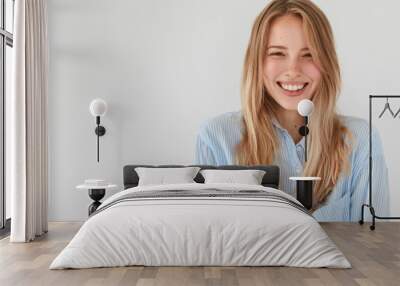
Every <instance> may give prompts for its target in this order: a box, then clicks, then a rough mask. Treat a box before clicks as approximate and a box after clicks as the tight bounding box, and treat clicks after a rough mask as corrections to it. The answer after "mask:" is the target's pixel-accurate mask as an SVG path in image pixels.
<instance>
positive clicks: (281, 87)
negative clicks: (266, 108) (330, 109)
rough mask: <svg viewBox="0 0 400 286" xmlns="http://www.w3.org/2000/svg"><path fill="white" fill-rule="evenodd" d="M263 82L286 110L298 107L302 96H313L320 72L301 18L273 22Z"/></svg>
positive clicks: (278, 19)
mask: <svg viewBox="0 0 400 286" xmlns="http://www.w3.org/2000/svg"><path fill="white" fill-rule="evenodd" d="M263 72H264V74H263V79H264V85H265V87H266V89H267V91H268V93H269V94H270V95H271V96H272V97H273V98H274V99H275V101H276V102H277V103H278V104H279V105H280V106H281V107H283V108H284V109H286V110H297V104H298V103H299V101H300V100H302V99H311V97H312V96H313V94H314V92H315V90H316V88H317V86H318V84H319V82H320V80H321V73H320V70H319V68H318V67H317V65H316V63H315V62H314V60H313V58H312V56H311V53H310V50H309V47H308V44H307V39H306V35H305V33H304V30H303V25H302V20H301V18H299V17H296V16H293V15H287V16H282V17H279V18H277V19H275V20H274V21H273V22H272V25H271V30H270V34H269V37H268V46H267V55H266V57H265V61H264V66H263Z"/></svg>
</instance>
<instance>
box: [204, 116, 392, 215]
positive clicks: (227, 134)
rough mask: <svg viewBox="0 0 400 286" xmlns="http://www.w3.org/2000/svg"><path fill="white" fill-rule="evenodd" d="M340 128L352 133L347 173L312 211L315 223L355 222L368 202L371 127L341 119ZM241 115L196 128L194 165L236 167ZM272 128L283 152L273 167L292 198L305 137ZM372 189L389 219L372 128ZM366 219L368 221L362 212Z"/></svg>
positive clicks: (378, 147)
mask: <svg viewBox="0 0 400 286" xmlns="http://www.w3.org/2000/svg"><path fill="white" fill-rule="evenodd" d="M341 119H342V122H343V124H344V125H345V126H346V127H347V128H348V129H349V130H350V132H351V133H352V134H353V139H354V143H353V149H352V152H351V154H350V157H349V164H350V172H349V173H347V174H344V173H342V175H341V176H340V177H339V179H338V182H337V184H336V185H335V187H334V189H333V191H332V192H331V194H330V195H329V197H328V199H327V200H326V202H325V203H324V204H322V205H320V206H319V208H318V209H317V210H316V211H314V213H313V216H314V217H315V218H316V219H317V220H319V221H358V220H359V219H360V217H361V205H362V204H363V203H364V202H368V190H369V189H368V188H369V176H368V175H369V174H368V170H369V144H368V141H369V128H368V122H367V121H366V120H363V119H359V118H355V117H349V116H341ZM242 128H243V123H242V115H241V112H240V111H238V112H229V113H225V114H222V115H220V116H217V117H215V118H213V119H210V120H208V121H206V122H205V123H204V124H203V125H202V126H201V128H200V131H199V134H198V136H197V142H196V164H210V165H232V164H235V147H236V145H237V144H238V143H239V142H240V140H241V137H242ZM274 128H275V129H276V131H277V134H278V136H279V138H280V142H281V148H280V150H279V152H280V153H279V154H278V156H277V159H276V160H277V161H276V162H274V164H275V165H278V166H279V167H280V179H279V181H280V183H279V188H280V189H281V190H283V191H284V192H286V193H289V194H290V195H292V196H294V197H295V196H296V182H294V181H291V180H289V177H292V176H293V177H295V176H301V175H302V172H303V165H304V138H303V139H302V140H301V141H300V142H298V143H297V144H295V143H294V141H293V139H292V137H291V136H290V134H289V133H288V131H287V130H286V129H284V128H282V127H281V126H280V125H279V123H278V122H274ZM372 140H373V143H372V146H373V150H372V160H373V164H372V166H373V170H372V176H373V180H372V184H373V186H372V190H373V196H372V199H373V206H374V208H375V213H376V214H377V215H379V216H388V215H389V213H390V210H389V184H388V171H387V167H386V163H385V158H384V154H383V149H382V142H381V140H380V137H379V134H378V132H377V130H376V129H375V128H373V129H372ZM365 215H366V219H370V217H371V216H370V215H369V210H368V209H365Z"/></svg>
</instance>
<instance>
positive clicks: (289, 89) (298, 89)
mask: <svg viewBox="0 0 400 286" xmlns="http://www.w3.org/2000/svg"><path fill="white" fill-rule="evenodd" d="M277 85H278V86H279V88H280V89H281V91H282V93H283V94H285V95H287V96H299V95H302V94H303V93H304V91H305V90H306V88H307V86H308V82H282V81H278V82H277Z"/></svg>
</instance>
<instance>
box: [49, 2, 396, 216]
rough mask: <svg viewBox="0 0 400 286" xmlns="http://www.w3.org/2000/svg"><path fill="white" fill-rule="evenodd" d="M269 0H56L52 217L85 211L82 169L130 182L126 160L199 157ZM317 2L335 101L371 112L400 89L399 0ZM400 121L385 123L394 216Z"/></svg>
mask: <svg viewBox="0 0 400 286" xmlns="http://www.w3.org/2000/svg"><path fill="white" fill-rule="evenodd" d="M267 2H268V1H262V0H242V1H231V0H218V1H215V0H201V1H200V0H190V1H187V0H151V1H149V0H116V1H111V0H48V13H49V40H50V79H49V80H50V86H49V121H50V122H49V129H50V130H49V136H50V139H49V140H50V141H49V148H50V158H49V160H50V162H49V170H50V178H49V192H50V194H49V218H50V220H63V221H73V220H83V219H85V218H86V217H87V206H88V205H89V204H90V199H89V198H88V195H87V192H86V191H77V190H75V186H76V185H78V184H79V183H81V182H82V181H83V180H84V179H85V178H103V179H106V180H109V181H111V182H113V183H116V184H118V185H119V186H122V167H123V165H125V164H132V163H148V164H153V163H155V164H164V163H177V164H186V163H192V161H193V158H194V150H195V148H194V147H195V137H196V132H197V130H198V128H199V125H200V124H201V122H202V121H204V120H205V119H206V118H209V117H212V116H215V115H217V114H220V113H223V112H226V111H232V110H238V109H239V108H240V98H239V87H240V76H241V70H242V63H243V58H244V52H245V48H246V46H247V42H248V39H249V36H250V30H251V26H252V24H253V21H254V19H255V17H256V15H257V14H258V13H259V12H260V11H261V9H262V8H263V7H264V6H265V5H266V3H267ZM315 2H316V3H317V4H318V5H319V6H320V7H321V8H322V9H323V10H324V12H325V13H326V14H327V16H328V18H329V19H330V21H331V24H332V26H333V29H334V33H335V36H336V43H337V50H338V54H339V58H340V63H341V67H342V73H343V79H344V84H343V90H342V95H341V98H340V101H339V111H340V112H341V113H343V114H346V115H352V116H358V117H362V118H365V119H367V118H368V95H369V94H371V93H380V94H386V93H390V94H396V93H397V94H400V83H399V81H398V77H399V69H398V67H399V64H400V53H399V51H400V37H398V36H397V35H398V27H400V17H398V10H399V9H400V2H399V1H392V0H383V1H379V6H378V5H377V1H376V0H351V1H326V0H325V1H324V0H319V1H315ZM97 97H100V98H103V99H105V100H106V101H107V102H108V104H109V112H108V113H107V115H106V117H105V118H104V119H103V121H102V123H103V125H104V126H105V127H106V129H107V133H106V135H105V136H104V137H103V138H101V140H100V148H101V149H100V160H101V162H100V163H97V162H96V137H95V134H94V128H95V120H94V118H93V117H92V116H91V115H90V113H89V109H88V107H89V103H90V101H91V100H92V99H94V98H97ZM383 103H384V102H382V103H381V104H379V103H377V106H378V107H377V108H383ZM393 106H395V107H396V108H395V109H396V110H397V108H399V107H400V100H399V101H398V104H395V102H394V101H393ZM399 124H400V119H391V120H389V119H384V120H381V121H379V122H377V125H379V126H378V127H379V130H380V131H381V136H382V139H383V143H384V147H385V154H386V157H387V161H388V167H389V172H390V176H391V178H390V185H391V198H392V200H391V204H392V213H393V214H396V212H397V214H398V215H400V203H399V202H400V190H397V189H396V186H398V185H399V183H400V178H399V176H398V175H397V172H398V170H399V167H398V166H397V165H396V160H397V161H398V159H400V152H398V151H397V148H396V147H397V146H398V144H399V143H400V135H399V133H398V132H397V131H398V130H399V129H400V127H399ZM396 175H397V177H396Z"/></svg>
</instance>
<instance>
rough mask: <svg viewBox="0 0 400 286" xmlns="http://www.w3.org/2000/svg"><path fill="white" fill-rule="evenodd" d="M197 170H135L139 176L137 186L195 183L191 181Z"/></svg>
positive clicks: (189, 168) (144, 168)
mask: <svg viewBox="0 0 400 286" xmlns="http://www.w3.org/2000/svg"><path fill="white" fill-rule="evenodd" d="M199 170H200V168H199V167H182V168H146V167H137V168H135V171H136V173H137V174H138V176H139V184H138V185H139V186H148V185H166V184H185V183H195V181H194V180H193V179H194V178H195V177H196V175H197V173H198V172H199Z"/></svg>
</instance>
